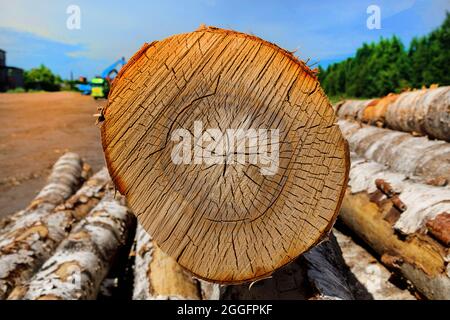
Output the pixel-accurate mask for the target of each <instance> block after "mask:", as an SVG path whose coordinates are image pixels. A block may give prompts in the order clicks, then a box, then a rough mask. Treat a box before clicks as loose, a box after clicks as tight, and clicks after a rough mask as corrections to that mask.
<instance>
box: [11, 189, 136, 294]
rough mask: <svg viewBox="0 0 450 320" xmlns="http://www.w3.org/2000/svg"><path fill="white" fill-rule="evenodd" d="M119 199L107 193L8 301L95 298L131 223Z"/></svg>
mask: <svg viewBox="0 0 450 320" xmlns="http://www.w3.org/2000/svg"><path fill="white" fill-rule="evenodd" d="M119 198H120V199H119V200H116V199H115V198H114V192H112V191H108V192H107V193H106V194H105V196H104V197H103V199H102V200H101V201H100V202H99V203H98V204H97V205H96V206H95V207H94V209H92V210H91V211H90V212H89V214H88V215H87V216H86V217H85V218H83V219H82V220H81V221H80V222H79V223H78V224H77V225H76V226H75V227H74V229H73V230H72V231H71V232H70V234H69V236H68V237H67V238H66V239H64V240H63V241H62V242H61V244H60V245H59V246H58V248H57V249H56V251H55V252H54V254H53V255H52V256H51V257H50V259H48V260H47V261H46V262H45V263H44V264H43V266H42V268H41V269H40V270H39V271H38V272H37V273H36V274H35V275H34V276H33V277H32V278H31V280H30V282H29V283H27V284H25V285H23V286H21V287H17V288H16V289H15V290H14V291H13V292H12V293H11V295H10V297H9V299H29V300H74V299H80V300H81V299H95V298H96V296H97V294H98V291H99V287H100V283H101V282H102V280H103V279H104V278H105V276H106V275H107V273H108V270H109V268H110V266H111V265H112V263H113V261H114V258H115V256H116V253H117V252H118V250H119V249H120V247H121V246H123V245H125V243H126V238H127V234H128V230H129V228H130V226H131V224H132V221H133V219H132V215H131V214H130V212H129V211H128V208H127V207H126V206H125V204H124V199H123V198H122V197H121V196H119Z"/></svg>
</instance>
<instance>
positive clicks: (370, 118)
mask: <svg viewBox="0 0 450 320" xmlns="http://www.w3.org/2000/svg"><path fill="white" fill-rule="evenodd" d="M398 97H399V95H398V94H395V93H389V94H388V95H387V96H385V97H383V98H381V99H379V100H378V101H376V103H372V104H370V105H368V106H367V107H366V108H364V111H362V119H361V121H362V122H364V123H368V124H371V125H376V126H378V127H384V126H385V123H386V112H387V110H388V108H389V106H390V105H391V104H392V103H394V102H395V101H396V100H397V98H398Z"/></svg>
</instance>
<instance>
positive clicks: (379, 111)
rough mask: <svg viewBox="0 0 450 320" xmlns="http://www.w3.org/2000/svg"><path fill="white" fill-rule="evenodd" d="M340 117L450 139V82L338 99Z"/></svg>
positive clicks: (337, 109)
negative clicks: (383, 94) (373, 97)
mask: <svg viewBox="0 0 450 320" xmlns="http://www.w3.org/2000/svg"><path fill="white" fill-rule="evenodd" d="M335 109H336V113H337V115H338V116H339V118H341V119H351V120H358V121H362V122H368V123H370V124H375V125H377V126H383V127H389V128H391V129H394V130H399V131H405V132H411V133H413V134H415V135H428V136H429V137H430V139H440V140H445V141H449V142H450V86H447V87H441V88H430V89H422V90H414V91H408V92H403V93H402V94H400V95H395V94H389V95H387V96H386V97H383V98H381V99H377V100H346V101H342V102H340V103H338V104H337V105H336V107H335Z"/></svg>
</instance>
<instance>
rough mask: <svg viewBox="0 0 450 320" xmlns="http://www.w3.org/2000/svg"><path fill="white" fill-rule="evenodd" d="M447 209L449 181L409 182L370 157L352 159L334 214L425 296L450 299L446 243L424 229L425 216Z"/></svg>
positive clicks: (431, 217) (429, 218) (449, 206)
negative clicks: (446, 183)
mask: <svg viewBox="0 0 450 320" xmlns="http://www.w3.org/2000/svg"><path fill="white" fill-rule="evenodd" d="M380 190H382V191H380ZM448 212H450V188H449V187H435V186H429V185H425V184H420V183H414V182H411V181H410V180H409V179H408V178H407V177H406V176H405V175H403V174H401V173H395V172H392V171H388V170H387V169H386V167H385V166H383V165H381V164H378V163H376V162H373V161H368V160H362V159H355V160H354V161H352V166H351V171H350V181H349V188H348V190H347V194H346V197H345V198H344V202H343V205H342V209H341V214H340V218H341V219H342V221H343V222H344V223H345V224H346V225H347V226H349V227H350V228H351V229H352V230H353V231H354V232H355V233H356V234H358V236H360V237H361V238H362V239H363V240H364V241H366V242H367V243H368V245H369V246H371V247H372V248H373V249H374V250H375V251H376V252H377V253H378V254H379V255H380V256H381V260H382V261H383V262H384V263H385V264H386V265H387V266H389V267H391V268H394V269H397V270H398V271H399V272H400V273H401V274H402V275H403V276H404V277H405V278H407V279H409V280H410V281H411V282H412V283H413V284H414V286H415V287H416V288H417V290H419V291H420V292H421V293H423V294H424V295H425V296H426V297H428V298H430V299H446V300H448V299H450V270H449V266H448V261H449V258H450V257H449V248H448V246H447V245H446V244H445V243H444V242H443V241H442V239H439V237H437V238H436V237H435V235H433V234H431V233H427V222H429V221H432V220H435V219H436V218H438V217H440V216H441V215H443V214H445V213H448ZM447 227H448V225H447Z"/></svg>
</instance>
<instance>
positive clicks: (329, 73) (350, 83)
mask: <svg viewBox="0 0 450 320" xmlns="http://www.w3.org/2000/svg"><path fill="white" fill-rule="evenodd" d="M411 23H413V22H411ZM319 80H320V82H321V85H322V88H323V89H324V90H325V92H326V93H327V95H328V96H329V97H331V99H332V100H333V97H339V98H343V97H358V98H372V97H380V96H384V95H386V94H388V93H390V92H400V91H403V90H404V89H406V88H421V87H422V86H430V85H431V84H434V83H436V84H439V85H440V86H444V85H450V13H449V12H447V15H446V18H445V20H444V22H443V23H442V25H441V26H440V27H439V28H437V29H436V30H434V31H432V32H431V33H429V34H428V35H426V36H422V37H415V38H414V39H413V40H412V41H411V43H410V45H409V48H405V46H404V44H403V43H402V41H401V40H400V39H399V38H398V37H396V36H393V37H392V38H389V39H384V38H382V39H381V40H380V41H379V42H377V43H370V44H367V43H364V44H363V45H362V47H360V48H359V49H358V50H357V51H356V55H355V56H354V57H351V58H347V59H346V60H344V61H341V62H337V63H334V64H331V65H329V66H328V67H327V68H326V69H324V68H322V67H320V66H319Z"/></svg>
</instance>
